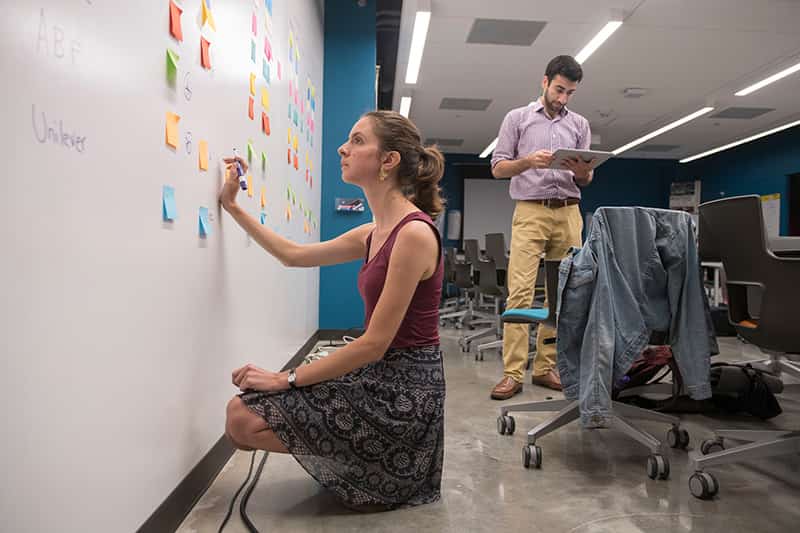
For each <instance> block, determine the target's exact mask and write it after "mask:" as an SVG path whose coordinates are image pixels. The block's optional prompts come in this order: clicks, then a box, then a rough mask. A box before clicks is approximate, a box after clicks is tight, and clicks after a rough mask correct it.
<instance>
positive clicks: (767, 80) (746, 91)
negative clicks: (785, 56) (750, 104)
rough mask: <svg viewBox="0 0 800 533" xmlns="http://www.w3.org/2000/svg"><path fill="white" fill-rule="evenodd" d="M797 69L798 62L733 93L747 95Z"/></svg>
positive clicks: (798, 66) (799, 64)
mask: <svg viewBox="0 0 800 533" xmlns="http://www.w3.org/2000/svg"><path fill="white" fill-rule="evenodd" d="M798 70H800V63H798V64H796V65H794V66H793V67H789V68H787V69H784V70H782V71H780V72H778V73H777V74H773V75H772V76H770V77H769V78H764V79H763V80H761V81H760V82H758V83H754V84H753V85H751V86H750V87H745V88H744V89H742V90H741V91H739V92H738V93H734V94H735V95H736V96H747V95H748V94H750V93H754V92H756V91H757V90H759V89H761V88H762V87H766V86H767V85H769V84H770V83H775V82H776V81H778V80H779V79H781V78H785V77H786V76H788V75H789V74H794V73H795V72H797V71H798Z"/></svg>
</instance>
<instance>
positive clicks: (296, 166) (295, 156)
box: [292, 154, 300, 170]
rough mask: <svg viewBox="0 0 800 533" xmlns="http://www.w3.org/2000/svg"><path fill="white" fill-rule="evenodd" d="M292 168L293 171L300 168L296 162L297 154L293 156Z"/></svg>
mask: <svg viewBox="0 0 800 533" xmlns="http://www.w3.org/2000/svg"><path fill="white" fill-rule="evenodd" d="M292 166H294V169H295V170H297V169H299V168H300V165H299V164H298V162H297V154H294V165H292Z"/></svg>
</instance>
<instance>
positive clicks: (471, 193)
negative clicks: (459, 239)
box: [463, 179, 516, 250]
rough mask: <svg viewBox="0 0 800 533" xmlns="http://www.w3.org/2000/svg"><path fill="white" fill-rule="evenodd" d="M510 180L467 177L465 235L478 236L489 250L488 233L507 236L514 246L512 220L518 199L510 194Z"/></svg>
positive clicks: (472, 237)
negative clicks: (513, 198)
mask: <svg viewBox="0 0 800 533" xmlns="http://www.w3.org/2000/svg"><path fill="white" fill-rule="evenodd" d="M510 183H511V182H510V180H482V179H468V180H464V236H463V237H464V238H465V239H478V245H479V246H480V248H481V250H484V249H486V242H485V241H486V239H485V235H486V234H487V233H502V234H503V235H505V239H506V248H510V247H511V219H512V217H513V215H514V207H515V206H516V202H515V201H514V200H512V199H511V196H510V195H509V193H508V186H509V184H510Z"/></svg>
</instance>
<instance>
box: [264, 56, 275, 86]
mask: <svg viewBox="0 0 800 533" xmlns="http://www.w3.org/2000/svg"><path fill="white" fill-rule="evenodd" d="M261 75H262V76H264V81H265V82H267V83H271V82H270V79H269V62H267V60H266V59H265V60H264V62H263V64H262V66H261ZM278 78H280V76H278Z"/></svg>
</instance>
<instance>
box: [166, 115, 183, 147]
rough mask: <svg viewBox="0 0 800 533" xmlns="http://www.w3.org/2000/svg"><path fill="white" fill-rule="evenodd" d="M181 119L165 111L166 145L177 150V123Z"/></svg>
mask: <svg viewBox="0 0 800 533" xmlns="http://www.w3.org/2000/svg"><path fill="white" fill-rule="evenodd" d="M180 119H181V117H179V116H178V115H176V114H175V113H170V112H169V111H167V144H168V145H170V146H172V147H173V148H178V121H179V120H180Z"/></svg>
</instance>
